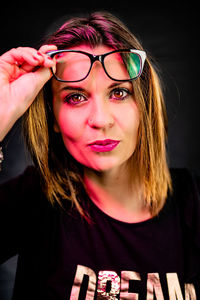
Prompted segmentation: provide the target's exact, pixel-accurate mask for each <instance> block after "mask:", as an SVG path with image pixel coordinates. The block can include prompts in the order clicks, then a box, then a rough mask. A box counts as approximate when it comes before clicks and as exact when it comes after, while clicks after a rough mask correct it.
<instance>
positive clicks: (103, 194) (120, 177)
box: [84, 166, 151, 223]
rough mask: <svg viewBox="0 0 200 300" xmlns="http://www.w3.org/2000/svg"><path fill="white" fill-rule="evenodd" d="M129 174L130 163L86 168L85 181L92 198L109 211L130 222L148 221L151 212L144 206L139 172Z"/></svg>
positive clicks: (114, 216)
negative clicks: (121, 165)
mask: <svg viewBox="0 0 200 300" xmlns="http://www.w3.org/2000/svg"><path fill="white" fill-rule="evenodd" d="M129 174H130V171H128V168H127V166H126V167H125V166H124V167H123V168H120V169H119V168H116V169H112V170H109V171H105V172H97V171H94V170H92V169H87V168H86V169H85V172H84V182H85V186H86V189H87V192H88V194H89V196H90V198H91V200H92V201H93V202H94V203H95V204H96V206H98V207H99V208H100V209H101V210H102V211H104V212H105V213H106V214H108V215H110V216H111V217H113V218H115V219H118V220H120V221H124V222H128V223H134V222H140V221H144V220H146V219H149V218H150V217H151V216H150V213H149V211H147V209H146V208H145V206H144V199H143V196H142V188H141V185H140V184H139V180H138V176H137V173H136V172H133V173H132V175H131V178H130V175H129ZM134 174H135V175H134Z"/></svg>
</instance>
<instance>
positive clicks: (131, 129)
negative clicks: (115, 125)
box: [119, 101, 140, 142]
mask: <svg viewBox="0 0 200 300" xmlns="http://www.w3.org/2000/svg"><path fill="white" fill-rule="evenodd" d="M119 116H120V118H119V122H120V124H121V127H122V128H123V131H124V132H126V134H127V135H130V142H131V141H132V140H135V139H137V134H138V128H139V124H140V114H139V109H138V106H137V103H136V102H135V101H133V102H132V103H129V105H127V106H126V107H124V109H121V111H120V114H119ZM131 137H132V139H131Z"/></svg>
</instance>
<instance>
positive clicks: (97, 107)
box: [88, 97, 114, 130]
mask: <svg viewBox="0 0 200 300" xmlns="http://www.w3.org/2000/svg"><path fill="white" fill-rule="evenodd" d="M88 124H89V126H90V127H92V128H95V129H104V130H105V129H107V128H110V127H112V126H113V124H114V117H113V115H112V112H111V109H110V106H109V102H108V101H106V100H104V99H100V98H97V97H96V98H95V99H93V101H92V105H91V110H90V115H89V117H88Z"/></svg>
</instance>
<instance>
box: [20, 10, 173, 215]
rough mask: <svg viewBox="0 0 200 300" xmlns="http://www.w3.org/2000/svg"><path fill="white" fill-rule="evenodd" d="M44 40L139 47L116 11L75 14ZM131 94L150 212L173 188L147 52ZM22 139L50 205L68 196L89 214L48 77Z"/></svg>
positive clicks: (137, 157) (136, 159)
mask: <svg viewBox="0 0 200 300" xmlns="http://www.w3.org/2000/svg"><path fill="white" fill-rule="evenodd" d="M44 44H54V45H56V46H57V47H58V49H66V48H70V47H72V46H73V47H74V46H79V45H81V44H86V45H88V46H90V47H92V48H93V47H96V46H99V45H105V46H108V47H111V48H113V49H123V48H125V49H127V48H134V49H140V50H143V48H142V46H141V44H140V43H139V41H138V40H137V38H136V37H135V36H134V35H133V34H132V33H131V32H130V31H129V30H128V29H127V27H126V26H125V25H124V24H123V23H122V22H121V21H120V20H119V19H118V18H116V17H115V16H113V15H112V14H110V13H108V12H94V13H91V14H90V15H89V16H88V17H75V18H71V19H69V20H68V21H67V22H65V23H64V24H63V25H62V26H61V27H60V28H59V29H58V30H57V31H56V32H54V33H53V34H51V35H49V36H48V37H47V38H46V40H45V42H44ZM132 84H133V90H134V98H135V101H136V103H137V106H138V109H139V112H140V125H139V131H138V141H137V146H136V149H135V152H134V154H133V157H132V159H131V160H132V163H134V164H136V165H137V170H138V177H139V180H140V182H141V183H142V184H143V188H144V199H145V205H146V207H147V208H149V210H150V212H151V214H152V216H155V215H156V214H158V213H159V211H160V210H161V208H162V207H163V205H164V203H165V200H166V197H167V194H168V192H170V191H171V190H172V187H171V177H170V172H169V169H168V164H167V155H166V138H167V116H166V108H165V104H164V100H163V94H162V90H161V84H160V80H159V77H158V75H157V72H156V71H155V68H154V67H153V65H152V62H150V59H149V57H147V59H146V61H145V64H144V69H143V72H142V74H141V76H140V77H139V78H137V79H136V80H133V82H132ZM23 124H24V134H25V141H26V143H27V146H28V149H29V151H30V153H31V156H32V159H33V161H34V163H35V165H36V167H37V169H38V170H39V173H40V175H41V178H42V183H43V187H44V192H45V194H46V196H47V198H48V199H49V200H50V202H51V203H52V204H55V203H58V204H60V205H61V206H62V207H63V206H64V203H65V202H64V201H66V200H69V201H71V203H72V204H74V205H75V206H76V208H77V209H78V211H79V212H80V214H81V215H82V216H84V217H86V218H87V212H86V211H84V209H83V205H82V202H81V191H83V187H84V183H83V168H82V166H81V165H80V164H79V163H78V162H77V161H76V160H75V159H74V158H73V157H72V156H71V155H70V154H69V152H68V151H67V149H66V148H65V146H64V143H63V141H62V137H61V134H59V133H56V132H55V131H54V129H53V125H54V115H53V110H52V93H51V82H50V81H49V82H48V83H47V84H46V85H45V86H44V88H43V89H42V90H41V91H40V93H39V95H38V96H37V98H36V100H35V101H34V102H33V104H32V105H31V106H30V108H29V110H28V111H27V112H26V114H25V115H24V123H23Z"/></svg>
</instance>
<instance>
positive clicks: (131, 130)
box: [52, 45, 140, 171]
mask: <svg viewBox="0 0 200 300" xmlns="http://www.w3.org/2000/svg"><path fill="white" fill-rule="evenodd" d="M79 49H80V50H82V51H86V52H89V53H93V54H95V55H99V54H103V53H106V52H109V51H112V49H110V48H108V47H106V46H100V47H97V48H95V49H91V48H90V47H88V46H86V45H81V46H79V47H78V48H77V47H76V50H79ZM83 68H84V62H83V61H82V62H81V61H80V64H79V70H80V72H82V71H81V70H82V69H83ZM118 70H119V71H120V72H124V68H123V69H120V68H118V67H117V69H116V72H118ZM70 73H71V72H70ZM70 73H69V74H66V76H70ZM52 90H53V110H54V115H55V120H56V122H55V126H54V127H55V130H56V131H59V132H60V133H61V135H62V138H63V141H64V144H65V146H66V148H67V150H68V151H69V152H70V153H71V155H72V156H73V157H74V158H75V159H76V160H77V161H78V162H80V163H81V164H82V165H84V166H86V167H88V168H91V169H95V170H99V171H100V170H101V171H103V170H108V169H111V168H113V167H116V166H119V165H121V164H124V163H125V162H127V160H128V159H129V158H130V156H132V154H133V152H134V151H135V147H136V142H137V135H138V127H139V122H140V116H139V111H138V108H137V104H136V102H135V100H134V97H133V87H132V84H131V83H130V82H123V83H118V82H116V81H113V80H111V79H110V78H109V77H108V76H107V75H106V74H105V72H104V70H103V68H102V66H101V63H100V62H98V61H97V62H95V63H94V64H93V67H92V69H91V72H90V74H89V75H88V77H87V78H86V79H85V80H83V81H80V82H78V83H62V82H58V81H56V80H55V79H53V80H52ZM89 144H93V145H90V146H88V145H89Z"/></svg>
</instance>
